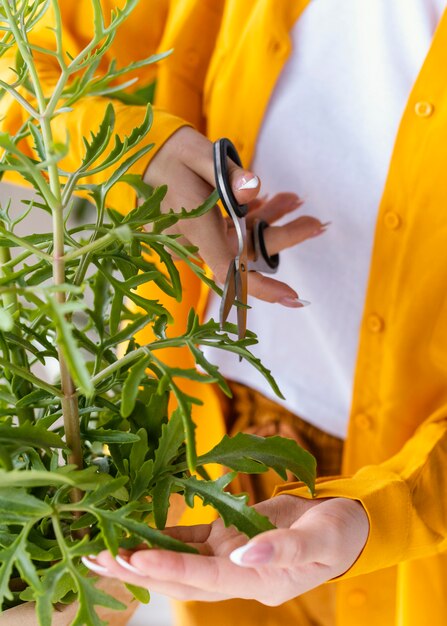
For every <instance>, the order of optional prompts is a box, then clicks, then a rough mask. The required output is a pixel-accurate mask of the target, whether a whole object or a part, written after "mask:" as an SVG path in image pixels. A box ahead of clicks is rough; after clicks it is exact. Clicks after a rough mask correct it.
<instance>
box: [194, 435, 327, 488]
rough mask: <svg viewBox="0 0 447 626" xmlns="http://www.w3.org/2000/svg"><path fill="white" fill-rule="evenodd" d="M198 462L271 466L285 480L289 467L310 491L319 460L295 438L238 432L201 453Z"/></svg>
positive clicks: (239, 467)
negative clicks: (316, 460)
mask: <svg viewBox="0 0 447 626" xmlns="http://www.w3.org/2000/svg"><path fill="white" fill-rule="evenodd" d="M197 462H198V463H200V464H201V465H204V464H206V463H220V464H221V465H225V466H227V467H230V468H231V469H233V470H236V471H238V472H247V473H258V472H265V471H266V470H267V469H268V468H269V467H272V468H273V469H274V470H275V471H276V472H277V473H278V474H279V475H280V476H281V478H283V479H284V480H285V479H286V478H287V474H286V470H289V471H290V472H292V473H293V474H295V476H296V477H297V478H298V480H302V481H303V482H304V483H305V484H306V485H307V487H308V488H309V491H310V492H311V493H313V492H314V488H315V472H316V462H315V459H314V457H313V456H312V455H311V454H310V453H309V452H307V451H306V450H304V448H302V447H301V446H299V445H298V444H297V443H296V441H294V440H293V439H286V438H284V437H277V436H275V437H258V436H257V435H251V434H247V433H238V434H237V435H235V436H234V437H229V436H228V435H225V437H224V438H223V439H222V441H221V442H220V443H218V444H217V446H215V447H214V448H213V449H212V450H210V451H209V452H207V453H206V454H203V455H202V456H200V457H199V458H198V460H197Z"/></svg>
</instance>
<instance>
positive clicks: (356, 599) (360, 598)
mask: <svg viewBox="0 0 447 626" xmlns="http://www.w3.org/2000/svg"><path fill="white" fill-rule="evenodd" d="M367 599H368V596H367V595H366V591H364V590H363V589H353V590H352V591H350V592H349V594H348V603H349V604H350V605H351V606H352V607H360V606H363V605H364V604H365V603H366V600H367Z"/></svg>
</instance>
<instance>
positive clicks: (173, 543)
mask: <svg viewBox="0 0 447 626" xmlns="http://www.w3.org/2000/svg"><path fill="white" fill-rule="evenodd" d="M94 513H95V515H99V516H101V517H103V518H105V519H107V520H108V521H110V523H112V524H113V525H117V526H121V528H124V529H125V530H127V531H128V532H130V533H131V534H132V535H135V536H137V537H139V538H140V539H143V540H144V541H147V542H148V543H149V545H151V546H157V547H159V548H163V549H165V550H174V551H175V552H189V553H191V554H196V553H197V550H196V549H195V548H192V547H191V546H188V545H187V544H185V543H183V542H182V541H178V540H177V539H173V538H172V537H169V536H168V535H165V534H163V533H162V532H161V531H159V530H156V529H155V528H151V527H150V526H148V525H147V524H144V523H142V522H137V521H135V520H134V519H131V518H129V517H125V512H124V511H123V509H121V510H118V511H113V512H112V511H100V512H99V511H98V510H97V509H95V510H94Z"/></svg>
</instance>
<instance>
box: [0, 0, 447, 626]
mask: <svg viewBox="0 0 447 626" xmlns="http://www.w3.org/2000/svg"><path fill="white" fill-rule="evenodd" d="M123 1H124V0H103V4H104V5H105V6H107V7H111V6H116V5H122V4H123ZM308 2H309V0H293V1H292V0H243V1H242V0H151V1H150V2H148V0H143V1H142V2H140V3H139V5H138V8H137V10H136V12H135V14H134V16H133V17H132V18H131V20H130V22H129V23H128V24H127V25H125V26H123V27H122V31H121V34H120V36H119V37H118V38H117V40H116V41H115V43H114V45H113V47H112V49H111V51H110V54H111V55H112V56H115V57H117V59H118V62H119V63H121V64H122V63H124V62H125V61H126V60H129V59H131V58H132V59H133V58H139V57H141V56H144V55H146V54H147V53H148V51H150V49H151V46H152V47H153V48H155V47H157V46H158V47H159V49H161V50H166V49H170V48H174V49H175V52H174V54H173V55H172V56H171V57H170V58H169V59H168V60H166V61H164V62H163V63H162V64H160V68H159V73H158V87H157V105H158V109H157V113H156V117H155V125H154V129H153V131H152V133H151V137H150V139H151V140H152V141H155V142H156V144H157V148H159V147H160V146H161V145H163V142H164V141H165V140H166V139H167V138H168V137H169V136H171V135H172V133H173V132H174V131H175V130H176V129H178V128H179V127H180V126H181V125H182V124H184V123H185V122H183V121H182V119H183V120H187V121H188V122H189V123H192V124H194V125H195V126H196V127H197V128H199V129H200V130H202V131H203V132H206V133H207V134H208V136H209V137H210V138H211V139H216V138H217V137H219V136H229V137H231V138H232V139H233V141H235V143H236V145H237V147H238V149H239V150H240V152H241V156H242V158H243V161H244V162H245V163H249V162H250V161H251V158H252V155H253V151H254V147H255V143H256V137H257V134H258V131H259V128H260V125H261V123H262V117H263V114H264V112H265V109H266V106H267V103H268V100H269V97H270V95H271V93H272V89H273V87H274V85H275V81H276V80H277V78H278V76H279V74H280V72H281V69H282V67H283V65H284V63H285V61H286V59H287V57H288V54H289V52H290V47H291V44H290V38H289V31H290V29H291V27H292V25H293V24H294V22H295V21H296V19H298V18H299V15H300V13H301V12H302V11H303V10H304V9H305V8H306V5H307V4H308ZM60 5H61V6H62V8H63V11H64V13H65V18H66V19H67V18H68V21H67V22H66V23H67V24H69V28H68V30H67V32H66V41H67V42H68V43H67V45H69V48H70V51H73V50H76V48H77V47H79V45H80V44H81V42H82V41H83V38H84V37H85V36H86V35H87V34H88V32H89V29H90V27H91V20H89V19H88V14H87V12H88V11H89V10H90V9H89V8H88V7H89V6H90V1H89V0H80V1H78V2H77V3H74V2H72V1H71V0H60ZM48 19H51V15H50V16H49V18H48ZM161 34H163V36H162V38H161V41H160V36H161ZM33 36H34V37H35V38H36V39H39V41H40V42H43V43H44V44H45V43H46V45H50V44H49V43H48V42H49V41H50V38H51V33H50V32H49V31H44V30H40V31H38V32H36V33H35V34H34V35H33ZM7 68H8V63H7V61H6V62H5V60H4V59H3V60H1V59H0V72H1V74H2V77H3V75H4V73H7V71H8V70H7ZM446 68H447V13H446V14H444V17H443V19H442V21H441V24H440V25H439V28H438V30H437V33H436V35H435V38H434V41H433V44H432V46H431V49H430V51H429V54H428V56H427V59H426V61H425V63H424V66H423V68H422V70H421V72H420V74H419V77H418V79H417V81H416V83H415V85H414V87H413V90H412V92H411V95H410V97H409V100H408V104H407V107H406V109H405V113H404V115H403V118H402V121H401V125H400V129H399V132H398V136H397V139H396V144H395V147H394V152H393V156H392V161H391V165H390V170H389V174H388V179H387V182H386V186H385V190H384V194H383V198H382V201H381V204H380V206H379V208H378V217H377V226H376V233H375V244H374V250H373V255H372V259H371V269H370V278H369V287H368V292H367V296H366V301H365V308H364V315H363V321H362V326H361V332H360V346H359V352H358V359H357V368H356V376H355V384H354V392H353V399H352V410H351V416H350V425H349V434H348V438H347V441H346V449H345V455H344V467H343V476H342V477H334V478H330V479H327V478H326V479H323V480H321V481H319V483H318V487H317V496H318V497H327V496H343V497H348V498H354V499H357V500H359V501H361V502H362V503H363V505H364V507H365V509H366V511H367V513H368V515H369V518H370V522H371V531H370V535H369V539H368V542H367V545H366V547H365V549H364V550H363V552H362V554H361V555H360V557H359V559H358V560H357V562H356V563H355V564H354V566H353V567H352V568H351V569H350V570H349V571H348V572H347V573H346V574H345V575H344V576H342V577H340V578H339V579H338V581H337V583H336V584H337V598H338V603H337V615H338V618H337V620H338V624H339V625H340V626H360V625H361V626H379V625H380V626H382V625H383V626H392V625H396V626H397V625H399V626H425V624H429V625H430V626H444V624H445V623H446V619H447V593H446V591H447V590H446V589H443V585H444V584H445V583H444V581H445V580H447V556H446V552H445V551H446V548H447V540H446V537H447V420H446V416H447V295H446V287H447V148H446V137H447V79H446ZM43 71H46V72H47V73H48V85H49V87H48V88H49V89H50V88H51V68H47V67H46V68H42V72H43ZM315 71H316V72H317V71H318V70H317V68H316V70H315ZM152 78H153V74H152V70H151V69H149V70H145V71H144V72H143V73H142V82H143V84H144V82H145V81H146V82H148V81H149V80H151V79H152ZM384 97H386V94H384ZM105 104H106V103H105V101H104V100H103V99H100V98H98V99H96V100H94V101H91V100H90V101H88V102H87V104H85V105H84V106H83V107H82V106H81V107H80V108H79V111H78V115H77V116H76V115H71V116H69V117H68V118H67V121H65V120H64V118H63V116H60V117H59V118H57V121H56V123H55V125H54V130H55V132H56V133H57V132H61V135H62V136H65V125H67V126H68V129H69V131H70V132H71V134H72V138H73V139H72V141H73V147H72V150H71V151H70V155H68V156H67V159H66V163H65V164H64V166H65V168H66V169H69V168H70V164H71V167H73V166H74V164H75V163H76V161H77V159H79V156H80V153H81V151H82V144H81V141H80V137H81V136H82V135H87V133H88V132H89V130H90V129H95V128H97V125H98V121H99V119H100V118H101V114H102V112H103V111H104V108H105ZM164 111H169V112H170V113H169V114H168V113H166V112H164ZM171 114H174V115H175V116H178V117H173V116H172V115H171ZM4 115H6V118H3V122H2V126H3V128H7V129H9V130H13V129H14V128H17V127H18V125H19V123H20V115H21V114H20V112H19V111H18V108H17V107H16V106H15V104H14V103H13V102H11V100H10V98H8V97H7V96H5V97H3V98H2V100H0V119H2V117H3V116H4ZM141 117H142V113H141V110H140V109H139V108H138V107H131V106H127V107H126V106H123V105H120V106H119V107H118V126H119V129H120V130H121V131H123V132H125V130H126V129H130V128H131V127H132V125H133V124H134V123H135V122H136V121H138V120H139V119H141ZM179 118H181V119H179ZM146 165H147V161H146V162H145V163H140V164H139V165H138V166H137V167H136V168H135V169H136V171H140V172H143V171H144V168H145V167H146ZM366 192H367V190H366ZM114 201H115V203H116V205H117V207H119V206H121V207H122V208H124V209H125V207H126V206H131V205H132V203H133V202H134V197H133V196H132V193H131V191H129V190H124V189H122V190H120V192H117V193H116V195H115V196H114ZM183 281H184V285H185V297H184V300H183V302H182V303H181V304H180V305H178V306H179V308H178V309H177V310H174V309H173V306H174V305H173V304H172V302H169V304H168V306H169V307H170V309H171V310H173V311H174V316H175V317H176V330H179V329H181V328H182V327H183V325H184V319H185V314H186V311H187V310H188V309H189V307H190V306H191V305H193V304H195V305H196V306H197V305H198V306H199V307H200V306H202V305H203V302H204V295H205V294H204V292H203V288H202V287H201V285H200V284H199V283H198V282H197V280H195V279H194V278H192V277H191V276H190V275H189V274H188V273H187V272H186V271H183ZM159 295H160V294H157V296H159ZM175 306H177V305H175ZM142 340H144V337H143V339H142ZM261 340H262V339H261ZM183 357H184V359H187V358H189V357H188V356H187V355H186V354H184V355H183ZM183 357H182V358H183ZM165 358H167V359H175V358H177V359H178V358H179V353H178V351H177V352H171V353H169V354H166V355H165ZM183 363H185V361H183ZM189 389H190V391H191V393H193V394H195V395H197V394H200V395H201V397H202V398H203V399H204V400H205V403H206V405H205V408H204V409H203V410H202V411H201V412H200V411H198V412H197V413H196V416H195V418H196V420H197V422H198V423H199V428H198V440H199V441H198V443H199V447H200V448H202V449H203V448H209V447H210V446H211V445H212V444H213V443H214V441H216V440H217V439H219V438H220V436H221V435H222V434H223V423H222V418H221V415H220V412H219V409H218V403H217V400H216V398H215V396H214V394H213V391H212V389H211V388H210V387H206V386H204V385H201V386H199V387H197V386H195V387H194V388H192V389H191V388H189ZM280 491H282V492H284V491H287V492H289V493H292V494H296V495H300V496H304V497H307V494H306V491H305V490H303V488H302V487H301V486H300V485H298V484H297V485H293V484H292V485H287V486H285V487H282V488H281V489H280ZM279 610H280V608H278V611H279ZM278 615H279V614H278Z"/></svg>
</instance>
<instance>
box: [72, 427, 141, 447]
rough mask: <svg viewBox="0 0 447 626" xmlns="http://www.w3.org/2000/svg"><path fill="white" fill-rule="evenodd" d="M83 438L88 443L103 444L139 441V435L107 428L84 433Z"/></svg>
mask: <svg viewBox="0 0 447 626" xmlns="http://www.w3.org/2000/svg"><path fill="white" fill-rule="evenodd" d="M82 438H83V439H86V440H87V441H101V442H102V443H121V444H122V443H134V442H135V441H139V437H138V435H135V434H133V433H128V432H125V431H122V430H108V429H106V428H97V429H95V430H88V431H87V432H85V433H82Z"/></svg>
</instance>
